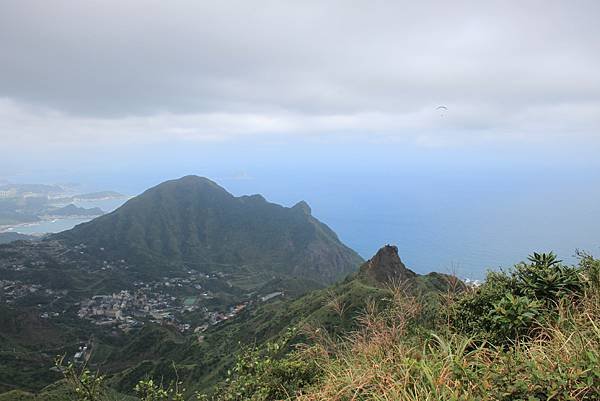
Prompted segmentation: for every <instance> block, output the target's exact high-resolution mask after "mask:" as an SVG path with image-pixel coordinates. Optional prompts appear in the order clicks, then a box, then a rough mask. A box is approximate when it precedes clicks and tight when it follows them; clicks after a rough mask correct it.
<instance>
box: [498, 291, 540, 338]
mask: <svg viewBox="0 0 600 401" xmlns="http://www.w3.org/2000/svg"><path fill="white" fill-rule="evenodd" d="M541 309H542V303H541V302H540V301H537V300H531V299H529V298H527V297H522V296H515V295H513V294H506V295H505V296H504V298H502V299H500V301H498V302H496V303H495V304H494V305H493V309H492V310H491V311H490V320H491V321H492V327H491V330H492V331H493V332H494V333H495V334H496V336H499V337H501V338H511V339H515V338H521V337H523V336H524V335H525V334H527V332H528V330H529V329H530V328H531V327H532V326H533V324H534V323H535V321H536V319H537V318H538V317H539V315H540V313H541Z"/></svg>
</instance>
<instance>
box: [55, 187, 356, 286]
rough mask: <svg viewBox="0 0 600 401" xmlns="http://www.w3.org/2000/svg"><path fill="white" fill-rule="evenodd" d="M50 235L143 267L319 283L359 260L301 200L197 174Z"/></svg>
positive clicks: (341, 273)
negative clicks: (269, 197) (284, 200)
mask: <svg viewBox="0 0 600 401" xmlns="http://www.w3.org/2000/svg"><path fill="white" fill-rule="evenodd" d="M52 238H53V239H60V240H63V241H66V242H67V243H69V244H73V245H74V244H79V243H83V244H85V245H87V246H88V248H89V249H91V250H95V251H96V252H97V253H98V254H101V255H107V256H109V257H113V258H123V259H127V260H128V261H129V262H132V263H135V264H136V265H138V266H143V267H148V266H156V265H161V268H162V269H166V268H177V267H182V266H186V267H191V268H195V269H198V270H201V271H215V270H220V271H223V270H225V271H231V270H239V269H240V268H243V269H248V270H250V271H253V270H255V271H257V272H264V271H271V272H273V273H278V274H284V275H292V276H301V277H303V278H307V279H313V280H319V281H323V282H333V281H335V280H336V279H339V278H342V277H344V276H345V275H347V274H348V273H350V272H352V271H355V269H356V267H357V266H358V265H359V264H360V262H361V258H360V257H359V256H358V255H357V254H356V253H355V252H354V251H352V250H351V249H350V248H348V247H346V246H345V245H344V244H342V243H341V242H340V240H339V239H338V237H337V235H336V234H335V233H334V232H333V231H332V230H331V229H330V228H329V227H327V226H326V225H325V224H323V223H321V222H320V221H318V220H317V219H316V218H314V217H313V216H312V215H311V210H310V208H309V207H308V205H307V204H306V203H305V202H299V203H298V204H297V205H295V206H294V207H291V208H287V207H283V206H280V205H276V204H273V203H269V202H267V201H266V200H265V199H264V198H263V197H262V196H260V195H252V196H241V197H235V196H233V195H231V194H230V193H228V192H227V191H226V190H225V189H223V188H221V187H220V186H219V185H217V184H216V183H214V182H212V181H210V180H208V179H206V178H202V177H197V176H187V177H183V178H181V179H178V180H172V181H167V182H164V183H162V184H160V185H158V186H156V187H154V188H151V189H149V190H147V191H146V192H144V193H143V194H141V195H140V196H137V197H135V198H133V199H131V200H129V201H128V202H127V203H125V205H123V206H122V207H120V208H119V209H117V210H116V211H114V212H112V213H110V214H107V215H104V216H101V217H99V218H97V219H95V220H93V221H91V222H88V223H85V224H81V225H79V226H77V227H75V228H73V229H72V230H69V231H66V232H63V233H60V234H57V235H54V236H53V237H52Z"/></svg>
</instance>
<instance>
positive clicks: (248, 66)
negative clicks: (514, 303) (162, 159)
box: [0, 0, 600, 156]
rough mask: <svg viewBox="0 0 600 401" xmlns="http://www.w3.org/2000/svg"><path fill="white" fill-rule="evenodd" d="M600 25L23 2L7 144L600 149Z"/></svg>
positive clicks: (553, 14)
mask: <svg viewBox="0 0 600 401" xmlns="http://www.w3.org/2000/svg"><path fill="white" fill-rule="evenodd" d="M598 15H600V4H599V3H598V2H597V1H593V0H592V1H585V0H582V1H577V2H565V1H552V0H551V1H535V0H534V1H504V0H503V1H489V2H480V1H452V2H439V1H422V2H406V1H390V2H386V1H352V2H347V1H339V2H337V1H303V2H291V1H256V2H248V1H219V2H207V1H182V0H174V1H168V2H166V1H159V0H144V1H136V0H127V1H123V0H119V1H111V0H102V1H93V0H90V1H85V2H80V1H61V0H58V1H52V2H48V1H44V0H37V1H36V0H5V1H2V2H1V4H0V49H2V51H1V52H0V141H1V143H2V145H3V148H4V149H5V150H6V151H8V153H13V152H15V151H16V152H24V151H28V152H29V151H32V150H33V151H40V150H41V151H49V150H52V151H53V152H59V154H61V155H64V156H66V155H67V152H69V151H70V150H74V149H83V150H90V149H98V151H99V152H102V151H105V150H104V149H106V148H111V147H113V146H117V145H118V146H123V147H132V148H133V147H136V146H144V145H156V144H161V145H162V144H164V143H166V142H168V143H174V142H175V143H186V144H189V146H194V145H201V144H205V143H214V142H230V143H233V144H234V145H235V142H236V141H239V142H244V143H246V144H247V143H254V144H259V143H270V142H273V141H281V140H286V141H291V142H295V141H300V142H307V141H309V142H310V141H312V142H313V143H319V142H322V141H325V142H326V143H336V142H338V143H347V142H357V143H364V142H368V143H381V142H384V143H390V142H392V143H401V144H403V145H405V146H409V147H415V148H430V147H438V148H439V147H441V148H444V147H446V148H455V147H461V148H467V147H477V146H482V145H483V146H508V147H511V146H514V147H518V146H520V145H529V146H534V145H539V144H542V145H548V144H551V143H553V144H561V143H568V144H571V145H573V144H576V145H583V144H585V146H583V147H588V146H590V145H592V146H594V147H597V146H598V142H599V141H600V139H599V129H600V112H599V110H600V40H599V39H598V38H599V37H600V24H598V23H597V22H598V19H597V17H598ZM440 105H443V106H446V107H447V111H446V110H444V109H438V106H440ZM245 146H247V145H245Z"/></svg>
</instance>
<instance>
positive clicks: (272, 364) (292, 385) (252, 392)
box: [199, 329, 319, 401]
mask: <svg viewBox="0 0 600 401" xmlns="http://www.w3.org/2000/svg"><path fill="white" fill-rule="evenodd" d="M295 335H296V330H294V329H290V330H288V331H287V333H286V335H285V336H283V337H282V338H281V339H280V340H279V341H275V342H268V343H266V344H265V346H264V347H262V348H259V347H251V348H249V349H247V350H246V351H245V352H243V353H242V354H241V355H240V356H239V357H238V359H237V361H236V363H235V365H234V366H233V368H232V369H231V370H230V371H229V372H228V377H227V379H226V380H225V382H224V383H223V384H221V385H220V386H218V387H217V388H216V391H215V392H214V394H212V395H211V396H208V395H200V396H199V399H201V400H212V401H244V400H252V401H268V400H279V399H287V398H290V397H291V396H293V395H295V394H296V393H297V392H298V391H300V390H301V389H303V388H305V387H306V386H308V385H310V384H311V383H313V382H315V380H316V377H317V375H318V373H319V371H318V369H317V366H316V365H315V364H314V363H312V362H310V361H308V360H306V359H304V358H302V357H301V355H300V354H299V353H297V352H292V353H291V354H288V355H286V350H288V345H289V341H290V340H291V339H292V338H293V337H294V336H295Z"/></svg>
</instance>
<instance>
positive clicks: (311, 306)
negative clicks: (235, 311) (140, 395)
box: [112, 245, 462, 391]
mask: <svg viewBox="0 0 600 401" xmlns="http://www.w3.org/2000/svg"><path fill="white" fill-rule="evenodd" d="M452 279H453V278H452V277H450V276H447V275H444V274H440V273H430V274H428V275H417V274H416V273H413V272H412V271H411V270H409V269H407V268H406V267H405V266H404V264H403V263H402V262H401V260H400V257H399V255H398V249H397V247H395V246H389V245H387V246H384V247H383V248H381V249H380V250H379V251H378V252H377V253H376V254H375V255H374V256H373V258H371V259H370V260H369V261H367V262H365V263H364V264H363V265H362V266H361V268H360V271H359V272H358V273H355V274H353V275H350V276H348V277H347V278H346V279H345V280H344V281H342V282H337V283H335V284H334V285H332V286H329V287H327V288H325V289H318V290H315V291H311V292H309V293H307V294H305V295H303V296H301V297H298V298H289V297H282V298H278V299H276V300H274V301H272V302H268V303H264V304H261V305H259V306H257V307H256V308H249V309H247V310H245V312H244V313H242V314H241V315H239V316H238V317H236V318H235V319H232V320H230V321H228V322H226V323H224V324H222V325H219V326H215V327H211V328H209V329H208V330H207V331H206V332H204V333H203V335H202V338H203V340H202V342H198V341H197V340H196V338H195V337H194V338H190V339H188V341H187V343H186V344H184V345H178V346H174V347H171V348H169V352H166V353H164V354H162V355H157V357H156V358H154V359H152V360H146V361H144V362H142V363H139V365H137V366H136V367H135V368H132V369H130V370H127V371H123V372H121V373H119V374H116V375H115V376H114V377H113V378H112V384H113V385H115V387H116V388H117V389H118V390H120V391H126V390H127V389H128V388H131V387H132V386H133V385H134V384H135V383H136V382H137V380H140V379H141V378H143V377H144V376H145V375H149V376H157V375H159V374H160V375H162V374H164V371H165V367H166V368H167V370H168V369H169V367H170V366H171V364H172V361H175V362H176V364H177V366H178V367H185V372H184V369H183V368H180V369H179V374H180V378H181V379H183V380H184V381H185V382H187V383H189V386H188V388H193V389H195V390H202V391H209V390H210V388H211V386H213V385H214V384H215V383H216V382H218V381H220V380H221V379H223V378H224V377H225V375H226V372H227V370H228V369H229V368H230V367H231V364H232V363H233V362H234V359H235V357H236V355H237V353H238V352H240V351H241V350H243V349H244V347H248V346H261V345H264V344H265V343H266V342H267V341H270V340H276V339H278V338H280V337H281V336H284V335H285V333H287V332H288V329H290V328H291V327H297V328H300V329H301V334H300V335H299V336H298V337H296V338H295V339H294V340H293V341H294V342H296V341H298V342H301V343H302V342H309V343H310V339H309V337H311V335H310V334H309V333H308V332H313V331H314V330H315V329H318V331H319V332H327V333H329V334H328V335H330V336H332V337H335V338H338V337H339V338H343V337H345V336H347V335H348V334H349V333H351V332H352V331H353V330H355V329H356V328H357V325H358V324H359V323H360V317H361V316H363V314H364V312H365V310H366V309H367V308H368V306H369V305H370V304H372V303H374V304H377V305H378V307H381V308H385V307H386V305H388V304H389V302H390V299H392V298H393V297H394V290H393V289H392V287H393V286H394V285H397V286H399V288H403V289H404V290H406V291H407V292H408V293H413V294H414V295H416V296H418V297H419V299H420V300H422V301H423V302H428V303H435V302H437V300H438V298H439V295H440V293H443V292H445V291H447V290H448V288H449V287H450V286H451V285H452ZM461 284H462V283H461ZM160 342H161V343H162V342H164V340H163V339H162V338H161V339H160ZM145 346H146V347H149V346H148V342H147V341H146V342H145ZM126 359H127V360H134V359H135V355H134V354H131V355H127V356H126ZM170 370H171V371H172V369H170Z"/></svg>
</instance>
